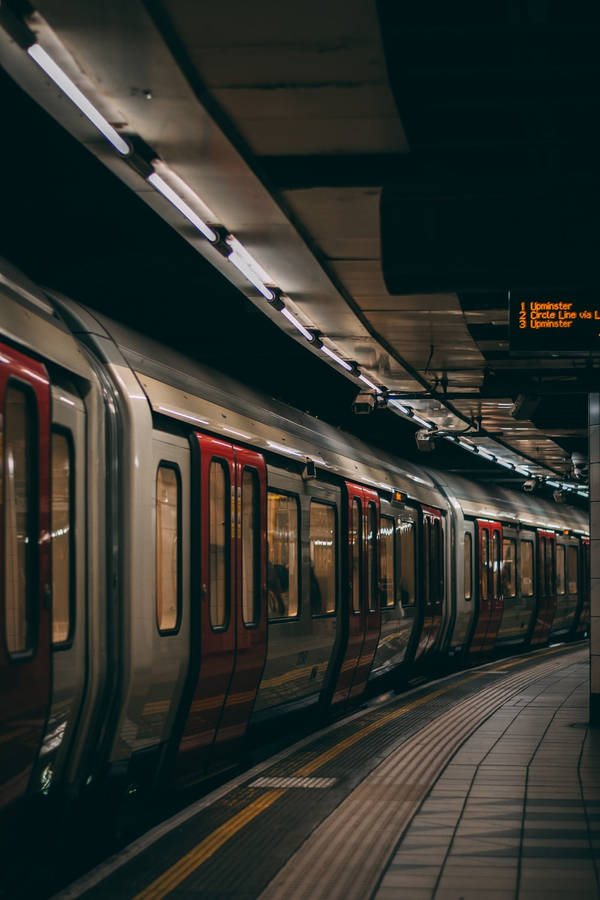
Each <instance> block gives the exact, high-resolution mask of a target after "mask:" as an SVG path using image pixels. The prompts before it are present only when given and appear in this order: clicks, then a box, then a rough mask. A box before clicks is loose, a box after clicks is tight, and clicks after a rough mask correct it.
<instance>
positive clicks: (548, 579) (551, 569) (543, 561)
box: [531, 531, 556, 647]
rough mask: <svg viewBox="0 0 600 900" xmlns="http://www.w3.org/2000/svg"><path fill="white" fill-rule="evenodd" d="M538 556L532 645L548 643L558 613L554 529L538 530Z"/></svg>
mask: <svg viewBox="0 0 600 900" xmlns="http://www.w3.org/2000/svg"><path fill="white" fill-rule="evenodd" d="M537 558H538V566H537V574H538V577H537V610H536V621H535V626H534V629H533V634H532V635H531V646H532V647H537V646H539V645H540V644H545V643H546V641H547V640H548V638H549V637H550V629H551V628H552V623H553V621H554V616H555V615H556V575H555V568H556V535H555V534H554V532H553V531H538V533H537Z"/></svg>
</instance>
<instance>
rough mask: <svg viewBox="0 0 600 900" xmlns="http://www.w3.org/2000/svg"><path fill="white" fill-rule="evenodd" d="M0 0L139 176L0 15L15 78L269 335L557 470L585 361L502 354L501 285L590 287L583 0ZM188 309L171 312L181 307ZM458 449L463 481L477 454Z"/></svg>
mask: <svg viewBox="0 0 600 900" xmlns="http://www.w3.org/2000/svg"><path fill="white" fill-rule="evenodd" d="M2 9H3V10H5V11H6V10H8V15H14V19H15V20H16V21H18V22H20V23H23V24H25V25H26V26H27V28H29V29H30V31H31V32H32V33H33V35H34V39H37V41H38V42H39V44H40V45H41V46H42V47H43V48H45V49H46V50H47V52H48V53H49V54H51V55H52V57H53V58H54V59H55V60H56V61H57V62H58V63H59V64H60V65H61V66H62V67H63V68H64V70H65V71H66V72H67V73H68V74H69V76H70V77H71V78H72V79H73V81H75V82H76V83H77V84H78V85H79V87H80V88H81V90H82V91H84V93H85V94H86V96H87V97H88V98H89V99H90V100H92V102H94V103H95V104H96V105H97V106H98V107H99V108H100V109H101V110H102V111H103V113H104V115H105V116H106V118H107V119H108V120H109V121H110V122H111V123H112V124H113V125H114V126H115V128H116V129H117V131H118V132H119V133H120V134H122V135H124V136H125V137H127V138H128V139H130V140H131V141H132V144H133V147H134V149H135V160H136V161H135V162H134V165H132V161H131V159H129V160H127V159H123V158H121V157H120V156H119V154H118V153H115V151H114V150H113V148H112V147H111V146H110V145H108V144H107V143H106V142H105V141H104V139H103V138H102V137H100V136H99V135H98V134H97V132H96V131H95V129H94V128H93V127H92V126H91V125H90V124H89V123H88V122H87V120H85V119H83V118H82V116H81V115H80V113H79V112H78V110H76V109H74V108H73V107H72V105H71V104H70V103H69V101H67V100H66V99H65V98H64V97H63V96H62V95H60V93H59V92H57V89H56V87H55V85H54V84H53V83H52V82H50V80H49V79H48V78H47V77H46V76H45V75H44V73H43V72H41V71H40V70H39V69H38V68H37V67H36V66H35V64H34V63H33V62H32V60H31V59H30V58H29V57H28V56H27V54H26V52H25V51H24V45H23V41H21V46H19V41H20V34H19V33H16V40H15V30H14V28H13V30H12V33H11V29H10V28H7V22H6V19H5V20H4V21H3V20H2V19H0V24H3V25H4V28H5V30H4V31H3V32H2V34H0V54H1V60H2V64H3V66H4V68H5V70H6V72H7V73H9V75H10V76H11V78H13V79H14V80H15V81H16V83H17V84H19V85H20V86H21V87H22V88H23V89H24V90H25V91H26V92H27V93H28V94H29V95H30V96H31V97H32V98H33V99H34V101H35V102H36V103H37V104H39V105H40V106H41V107H42V108H43V109H45V110H47V111H48V112H49V113H50V114H51V115H52V116H53V117H54V118H55V119H56V120H57V121H58V122H59V123H60V125H61V126H62V127H64V128H66V129H67V131H69V132H70V133H71V134H72V135H74V136H75V138H76V139H77V140H78V141H79V142H80V143H81V144H83V145H84V146H85V147H86V148H87V149H88V150H91V151H92V153H93V154H94V156H96V157H97V159H99V160H100V161H101V162H102V163H103V164H104V165H105V166H106V167H107V168H108V169H109V170H112V172H113V173H114V174H116V175H117V176H118V177H119V178H120V179H121V181H122V183H123V184H124V185H125V187H126V188H127V190H128V192H130V193H131V194H132V195H133V196H134V197H135V196H137V198H139V199H141V200H142V201H143V203H144V204H146V205H147V206H148V207H149V208H150V209H151V210H153V211H155V212H157V213H158V214H159V216H160V217H161V218H162V219H163V220H164V221H165V222H166V223H167V225H169V226H170V227H171V228H172V229H174V230H175V231H176V232H178V233H179V235H181V236H182V237H183V238H184V239H185V240H186V241H187V242H188V244H189V246H190V248H191V249H192V250H193V252H194V258H196V257H198V255H199V256H200V257H203V260H202V262H203V263H204V260H206V261H207V262H208V264H209V268H210V269H211V271H213V272H216V273H217V274H218V275H219V278H220V280H221V282H223V278H222V277H221V276H222V275H224V276H225V278H226V279H228V281H229V282H231V283H232V284H233V285H234V287H235V288H239V289H240V290H241V291H242V292H243V293H244V294H245V296H246V297H247V298H248V299H249V300H251V301H252V303H253V304H254V305H255V307H256V308H257V309H258V310H260V313H261V316H262V315H264V316H265V317H266V320H270V321H269V327H271V323H273V327H274V326H276V327H279V328H280V329H282V330H283V331H284V332H285V333H287V334H288V335H289V336H292V337H293V338H294V339H297V341H299V344H300V346H301V350H302V353H304V354H307V353H308V354H313V356H315V355H316V356H317V357H319V358H320V359H321V360H322V361H324V362H326V363H328V364H330V365H331V367H332V368H333V370H334V371H338V372H339V373H340V376H341V375H343V376H345V377H346V381H344V388H342V387H341V385H342V379H341V378H340V379H339V381H337V382H336V384H339V385H340V388H339V389H340V392H341V393H340V396H341V395H342V394H343V395H344V403H346V402H347V398H346V392H347V391H349V392H350V394H352V393H353V392H356V391H357V390H358V388H359V387H363V388H364V387H365V384H364V382H362V383H361V382H360V381H359V380H357V378H356V373H357V372H359V371H360V372H361V373H362V374H363V375H364V377H365V378H367V379H368V380H369V381H370V382H371V383H373V384H375V385H377V386H378V387H382V386H383V387H385V388H386V389H387V390H388V391H391V392H394V395H395V396H396V398H397V399H398V400H399V402H400V403H401V405H402V407H403V408H405V409H406V408H409V409H410V410H411V411H412V413H413V414H415V413H416V414H417V416H418V417H419V418H420V419H423V420H425V421H426V422H431V423H433V424H434V425H435V426H437V427H438V428H440V429H442V430H444V431H446V432H451V433H454V434H456V433H458V432H459V431H465V430H466V429H467V428H468V426H469V423H473V424H474V426H475V427H471V428H469V430H468V431H467V433H466V434H465V435H464V438H463V440H464V439H467V442H468V443H470V444H471V445H472V446H473V447H479V448H480V449H481V450H483V451H484V453H489V454H494V455H495V456H501V457H502V458H503V459H504V460H505V461H508V462H512V463H513V464H514V465H519V464H521V465H523V464H524V463H525V464H526V465H527V466H528V468H529V470H530V471H531V472H532V473H533V474H539V475H540V476H542V475H548V474H549V473H551V472H554V473H559V476H558V477H559V478H564V479H569V480H571V481H572V480H573V478H572V474H573V473H572V454H573V453H574V452H575V453H582V452H583V453H585V452H586V451H587V442H586V435H587V392H588V391H589V390H590V389H595V388H594V386H595V384H596V381H597V375H598V373H597V371H596V366H597V362H596V360H594V359H593V358H586V357H580V358H576V359H566V358H559V357H552V356H549V357H548V358H544V359H541V360H540V359H532V358H527V357H516V356H514V355H511V354H510V353H509V347H508V292H509V291H510V290H513V291H514V290H526V291H531V292H532V293H540V292H542V293H543V292H544V291H564V292H566V294H569V292H571V293H572V292H577V291H581V290H590V289H591V290H594V289H596V275H595V271H594V267H595V255H594V254H595V248H596V246H597V239H598V222H597V213H596V210H597V206H598V202H597V201H598V199H599V198H598V187H599V182H598V176H597V174H596V168H597V166H596V163H595V159H594V148H595V147H596V146H597V140H596V139H597V137H598V134H597V132H598V130H599V128H600V125H599V123H600V117H599V116H598V112H599V110H598V106H599V104H600V95H599V93H598V84H600V78H599V75H600V72H599V71H598V69H599V66H600V60H599V58H598V56H597V53H596V48H597V46H598V42H599V38H600V11H598V9H597V7H596V6H594V5H593V4H589V3H578V2H573V0H571V2H569V3H566V2H562V0H561V2H558V0H554V2H553V0H504V2H501V3H496V4H485V3H483V4H482V3H474V2H466V0H463V2H459V3H453V4H448V3H442V2H432V0H430V2H423V3H419V4H408V3H398V2H395V0H379V2H375V0H328V2H326V3H323V2H322V0H319V2H317V0H286V2H285V3H281V2H278V0H258V2H255V3H247V2H242V0H232V2H229V3H227V4H204V3H203V4H198V3H194V2H190V0H146V2H141V0H104V2H102V3H100V2H92V3H86V4H81V3H78V2H76V0H38V2H36V4H35V8H32V7H29V5H28V4H26V3H23V2H21V0H19V2H12V3H8V4H6V3H5V4H3V7H2ZM25 43H26V42H25ZM155 159H160V160H161V161H162V162H157V163H154V162H152V161H153V160H155ZM138 160H142V161H143V163H144V164H145V163H148V162H149V161H150V162H152V165H153V166H154V169H155V171H157V172H159V173H161V174H162V175H163V176H164V178H165V179H166V180H167V182H168V183H169V184H170V185H171V186H174V187H175V188H177V189H178V190H180V193H181V194H182V195H184V196H185V197H186V198H187V200H188V201H189V203H190V204H191V205H192V206H193V207H194V209H195V211H196V212H197V213H198V214H199V215H201V216H203V217H204V219H205V221H207V222H209V223H220V224H222V225H223V226H225V228H226V229H227V232H230V233H233V234H234V235H235V236H236V237H237V238H238V239H239V240H240V241H241V242H242V244H243V246H244V247H245V248H247V250H248V251H249V252H250V253H251V254H252V255H253V257H254V258H255V259H256V260H257V261H258V262H259V263H260V265H261V266H262V267H263V269H264V270H266V273H267V274H268V276H269V279H268V283H270V282H272V283H274V284H276V285H277V286H278V287H279V288H280V289H281V291H282V292H283V294H284V300H285V304H286V307H287V308H288V310H289V311H290V312H292V313H293V315H295V316H296V319H297V321H299V322H300V323H301V324H302V325H303V326H304V327H307V328H310V329H314V330H316V331H317V332H318V333H320V336H321V341H322V342H323V344H324V345H325V347H326V348H329V349H330V350H331V351H333V352H334V353H335V354H336V355H337V356H338V357H340V358H342V359H343V360H351V361H353V362H354V363H356V364H357V366H358V368H356V367H355V368H354V374H353V373H350V376H349V379H350V380H349V381H348V375H347V373H346V372H345V371H343V370H341V369H340V367H339V364H338V363H336V362H335V360H333V359H331V358H330V357H327V358H325V359H323V351H322V350H320V349H319V346H318V343H319V342H318V341H317V342H312V343H309V342H307V341H306V340H305V338H303V337H302V336H301V335H300V334H299V333H298V331H297V330H296V329H295V328H294V327H293V325H290V323H289V322H288V320H284V319H283V317H282V315H281V314H280V312H278V310H277V309H276V308H274V307H273V306H270V305H269V303H267V302H266V300H265V299H264V298H263V297H262V296H261V295H260V294H259V293H258V292H257V291H256V290H254V289H253V288H252V287H251V286H250V285H249V283H248V282H247V281H246V279H244V277H243V276H240V274H239V272H238V271H237V270H236V269H234V267H232V266H231V265H229V263H228V261H227V259H226V258H225V257H224V256H223V255H221V254H220V253H219V252H218V251H217V250H215V248H214V247H213V246H212V245H211V244H210V242H209V241H207V240H205V239H204V238H202V237H201V236H200V235H199V233H198V232H197V231H196V230H195V229H193V228H191V227H190V225H189V223H188V222H187V220H185V219H184V218H182V216H181V215H180V213H179V212H178V211H177V210H176V209H174V207H173V206H171V204H170V203H168V202H167V201H166V200H165V199H164V198H163V197H162V196H160V195H159V194H157V192H156V191H155V190H154V189H153V188H152V187H151V186H150V185H149V183H148V181H147V180H146V178H145V177H144V176H147V171H146V169H144V167H143V165H140V164H139V162H138ZM179 179H181V181H180V180H179ZM132 215H133V213H132ZM191 257H192V254H191V253H190V259H189V260H188V258H187V257H186V261H185V266H189V267H190V271H191V269H192V268H193V263H192V262H191ZM182 265H183V264H182ZM198 271H202V272H205V269H198ZM199 277H200V276H198V278H199ZM202 279H203V286H204V290H206V289H207V288H208V287H209V282H210V276H209V275H203V276H202ZM202 279H200V280H202ZM209 289H210V290H213V291H214V292H215V295H217V294H220V292H221V290H222V289H221V288H216V287H215V286H214V285H213V284H212V282H210V288H209ZM225 293H226V292H225ZM171 302H175V300H172V301H171ZM180 302H181V303H183V304H184V306H183V311H184V312H185V309H186V308H188V309H191V306H192V304H193V303H197V302H198V301H197V300H194V299H192V298H191V297H190V296H189V295H186V296H185V298H184V299H182V300H181V301H180ZM232 302H233V301H232ZM286 346H287V344H286ZM300 355H302V354H300ZM319 365H320V363H319ZM336 378H337V376H336ZM518 400H519V401H520V406H521V409H520V411H519V410H517V411H516V416H517V417H515V415H514V414H513V413H514V412H515V410H514V408H513V407H514V403H515V401H518ZM296 402H298V401H297V400H296ZM299 405H303V406H306V405H307V404H306V403H304V404H302V403H299ZM348 405H349V404H348ZM518 405H519V404H518ZM398 411H399V410H398V408H397V407H396V412H398ZM378 416H384V418H382V419H380V420H379V424H377V425H375V424H373V423H374V422H375V420H376V419H377V417H378ZM394 418H395V416H391V415H390V414H389V413H385V414H382V413H376V414H375V415H374V416H372V417H370V419H369V421H370V422H371V425H370V426H367V424H366V423H365V424H363V425H361V427H362V429H363V430H364V431H366V432H367V434H366V435H365V436H367V437H368V428H369V427H371V428H373V429H374V430H376V429H381V428H382V425H381V422H382V421H384V422H385V423H386V425H385V427H389V428H393V427H394V425H393V424H389V423H391V422H392V419H394ZM401 418H402V416H401ZM477 429H478V430H477ZM447 449H448V448H447ZM450 449H451V448H450ZM452 452H454V451H452ZM457 452H458V451H457ZM462 456H463V457H468V459H467V458H466V459H465V468H468V467H469V466H471V465H473V466H475V467H477V466H479V465H480V463H481V459H479V460H477V458H476V457H475V456H474V454H471V455H469V454H466V453H463V454H462ZM476 460H477V461H476ZM505 474H506V475H508V474H509V472H508V470H505Z"/></svg>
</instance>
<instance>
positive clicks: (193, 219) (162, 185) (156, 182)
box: [146, 172, 218, 244]
mask: <svg viewBox="0 0 600 900" xmlns="http://www.w3.org/2000/svg"><path fill="white" fill-rule="evenodd" d="M146 180H147V181H148V183H149V184H151V185H152V187H153V188H154V189H155V190H156V191H158V193H159V194H162V195H163V197H164V198H165V199H166V200H168V201H169V203H172V204H173V206H174V207H175V209H178V210H179V212H180V213H181V214H182V215H183V216H185V218H186V219H187V220H188V222H190V223H191V224H192V225H193V226H194V228H197V229H198V231H199V232H200V233H201V234H203V235H204V237H205V238H206V239H207V240H208V241H210V242H211V244H214V243H215V241H217V240H218V235H217V233H216V231H213V229H212V228H211V227H210V225H207V224H206V222H205V221H204V219H201V218H200V216H199V215H198V214H197V213H195V212H194V210H193V209H192V207H191V206H190V205H189V204H188V203H186V201H185V200H184V199H183V197H180V196H179V194H178V193H177V192H176V191H174V190H173V188H172V187H171V186H170V185H168V184H167V182H166V181H165V180H164V178H162V177H161V176H160V175H159V174H158V173H157V172H152V174H151V175H148V178H147V179H146Z"/></svg>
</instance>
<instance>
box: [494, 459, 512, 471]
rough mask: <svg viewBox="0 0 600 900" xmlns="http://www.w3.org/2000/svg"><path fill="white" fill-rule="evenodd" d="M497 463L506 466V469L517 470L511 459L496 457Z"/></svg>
mask: <svg viewBox="0 0 600 900" xmlns="http://www.w3.org/2000/svg"><path fill="white" fill-rule="evenodd" d="M496 462H497V463H498V465H499V466H504V468H505V469H514V468H515V464H514V463H511V461H510V460H509V459H504V458H503V457H501V456H497V457H496Z"/></svg>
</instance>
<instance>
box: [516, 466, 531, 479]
mask: <svg viewBox="0 0 600 900" xmlns="http://www.w3.org/2000/svg"><path fill="white" fill-rule="evenodd" d="M515 472H518V473H519V475H527V477H528V478H531V471H530V470H529V469H528V468H527V467H526V466H515Z"/></svg>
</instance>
